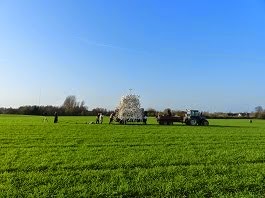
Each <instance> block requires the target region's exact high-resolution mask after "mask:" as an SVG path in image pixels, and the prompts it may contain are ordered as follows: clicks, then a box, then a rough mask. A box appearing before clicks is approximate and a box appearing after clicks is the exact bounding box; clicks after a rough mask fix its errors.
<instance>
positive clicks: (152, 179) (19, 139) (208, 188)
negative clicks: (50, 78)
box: [0, 115, 265, 197]
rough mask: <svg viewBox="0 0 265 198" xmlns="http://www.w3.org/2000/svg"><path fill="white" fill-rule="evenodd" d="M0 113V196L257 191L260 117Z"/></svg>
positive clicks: (263, 159) (264, 156) (264, 158)
mask: <svg viewBox="0 0 265 198" xmlns="http://www.w3.org/2000/svg"><path fill="white" fill-rule="evenodd" d="M42 119H43V118H42V117H38V116H7V115H4V116H3V115H2V116H0V146H1V150H0V157H1V160H0V171H1V172H0V197H54V196H56V197H93V196H95V197H114V196H118V197H119V196H120V197H149V196H150V197H262V196H264V195H265V121H262V120H254V121H253V123H252V124H251V123H249V122H248V120H210V126H208V127H200V126H198V127H192V126H185V125H182V124H175V125H173V126H160V125H158V124H156V122H155V120H154V119H149V120H148V123H149V124H148V125H146V126H144V125H118V124H113V125H109V124H108V118H107V117H105V120H104V123H103V124H102V125H95V124H86V123H88V122H90V121H94V120H95V118H94V117H59V123H58V124H53V123H52V119H53V118H52V117H49V118H48V119H49V121H48V122H47V123H44V122H43V121H42Z"/></svg>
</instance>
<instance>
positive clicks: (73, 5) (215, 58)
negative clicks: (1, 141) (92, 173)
mask: <svg viewBox="0 0 265 198" xmlns="http://www.w3.org/2000/svg"><path fill="white" fill-rule="evenodd" d="M0 69H1V70H0V71H1V84H0V93H1V97H0V106H2V107H18V106H21V105H39V104H40V105H61V104H62V103H63V101H64V99H65V98H66V96H68V95H76V96H77V99H78V100H80V101H81V100H84V101H85V103H86V105H87V106H88V107H89V109H92V108H95V107H105V108H108V109H114V108H115V107H116V106H117V105H118V102H119V100H120V97H121V96H122V95H124V94H127V93H129V89H130V88H132V89H133V92H134V93H136V94H139V95H140V96H141V102H142V106H143V107H144V108H149V107H152V108H156V109H161V110H163V109H165V108H168V107H169V108H172V109H186V108H189V109H190V108H195V109H199V110H203V111H210V112H214V111H226V112H229V111H231V112H235V111H253V110H254V108H255V106H258V105H261V106H263V107H265V89H264V85H265V78H264V76H265V0H215V1H213V0H199V1H198V0H167V1H162V0H159V1H158V0H91V1H90V0H83V1H81V0H56V1H55V0H37V1H35V0H24V1H21V0H0Z"/></svg>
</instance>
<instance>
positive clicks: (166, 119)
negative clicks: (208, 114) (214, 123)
mask: <svg viewBox="0 0 265 198" xmlns="http://www.w3.org/2000/svg"><path fill="white" fill-rule="evenodd" d="M157 122H158V123H159V124H160V125H172V124H173V123H174V122H181V123H185V124H186V125H191V126H196V125H200V126H208V125H209V122H208V120H207V119H206V118H205V117H204V116H203V115H202V113H201V112H199V111H198V110H189V111H186V112H185V113H184V114H183V115H180V116H172V115H171V113H170V114H168V115H159V116H157Z"/></svg>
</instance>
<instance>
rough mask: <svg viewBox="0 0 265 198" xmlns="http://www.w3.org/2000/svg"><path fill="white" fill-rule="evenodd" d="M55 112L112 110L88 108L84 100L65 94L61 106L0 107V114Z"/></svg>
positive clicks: (72, 113)
mask: <svg viewBox="0 0 265 198" xmlns="http://www.w3.org/2000/svg"><path fill="white" fill-rule="evenodd" d="M55 112H57V113H58V115H60V116H96V115H97V114H98V113H103V114H104V115H110V114H111V113H112V112H113V111H109V110H107V109H105V108H99V107H98V108H94V109H92V110H88V107H87V106H85V102H84V101H81V102H78V101H77V99H76V97H75V96H67V97H66V99H65V101H64V103H63V105H62V106H51V105H48V106H38V105H33V106H30V105H27V106H21V107H19V108H11V107H10V108H4V107H2V108H0V114H18V115H47V116H52V115H54V113H55Z"/></svg>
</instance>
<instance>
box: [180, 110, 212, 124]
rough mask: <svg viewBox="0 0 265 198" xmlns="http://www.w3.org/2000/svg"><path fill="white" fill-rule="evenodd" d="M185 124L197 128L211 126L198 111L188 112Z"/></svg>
mask: <svg viewBox="0 0 265 198" xmlns="http://www.w3.org/2000/svg"><path fill="white" fill-rule="evenodd" d="M184 122H185V123H186V124H187V125H192V126H195V125H202V126H208V125H209V122H208V120H206V118H205V117H204V116H203V115H202V113H201V112H199V111H198V110H188V111H187V112H186V114H185V117H184Z"/></svg>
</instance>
